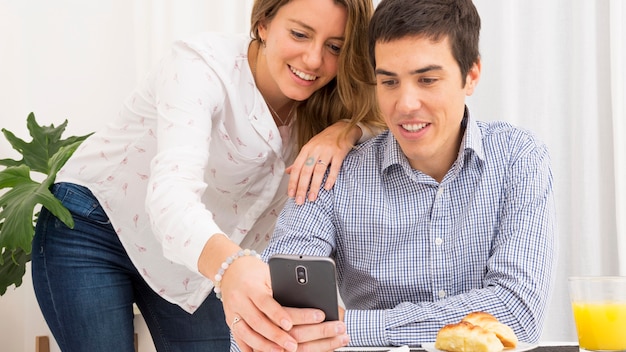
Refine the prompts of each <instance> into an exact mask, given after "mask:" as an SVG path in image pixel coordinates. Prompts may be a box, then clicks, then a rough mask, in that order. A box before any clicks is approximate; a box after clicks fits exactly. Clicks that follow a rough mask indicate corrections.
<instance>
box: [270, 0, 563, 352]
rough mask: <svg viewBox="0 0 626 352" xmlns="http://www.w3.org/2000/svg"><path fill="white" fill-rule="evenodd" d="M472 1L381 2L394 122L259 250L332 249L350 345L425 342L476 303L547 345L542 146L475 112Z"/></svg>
mask: <svg viewBox="0 0 626 352" xmlns="http://www.w3.org/2000/svg"><path fill="white" fill-rule="evenodd" d="M479 31H480V17H479V15H478V13H477V11H476V8H475V7H474V5H473V4H472V2H471V0H382V1H381V2H380V4H379V5H378V7H377V9H376V12H375V14H374V17H373V18H372V22H371V24H370V31H369V35H370V39H369V40H370V55H371V59H372V63H373V66H374V69H375V73H376V80H377V95H378V101H379V106H380V109H381V112H382V113H383V115H384V118H385V121H386V123H387V125H388V127H389V131H387V132H384V133H382V134H380V135H379V136H377V137H376V138H374V139H373V140H371V141H370V142H368V143H365V144H363V145H360V146H359V147H357V148H356V149H355V150H354V151H353V152H351V154H350V155H349V156H348V158H346V159H345V161H344V163H343V167H342V171H341V173H340V175H339V177H338V179H337V181H336V183H335V186H334V188H333V189H332V190H320V193H319V198H318V200H317V201H316V202H309V203H306V204H304V205H301V206H298V205H296V204H295V203H294V202H293V201H292V200H290V201H289V202H288V203H287V206H286V207H285V209H284V211H283V212H282V214H281V215H280V217H279V220H278V223H277V225H276V229H275V235H274V237H273V238H272V240H271V242H270V245H269V247H268V248H267V249H266V251H265V252H264V257H265V258H269V257H270V256H271V255H272V254H275V253H296V254H306V255H323V256H331V257H333V258H334V259H335V261H336V264H337V273H338V279H339V291H340V294H341V296H342V298H343V301H344V303H345V307H346V310H345V312H343V311H342V312H341V313H342V314H341V315H342V320H343V322H344V323H345V325H346V327H347V333H348V335H349V336H350V345H353V346H385V345H403V344H408V345H419V344H421V343H426V342H433V341H434V340H435V337H436V333H437V331H438V330H439V329H440V328H441V327H443V326H444V325H446V324H449V323H455V322H458V321H460V320H461V318H463V317H464V316H465V315H466V314H468V313H470V312H473V311H486V312H488V313H491V314H493V315H494V316H496V317H497V318H498V319H499V320H500V321H501V322H502V323H504V324H507V325H509V326H510V327H511V328H512V329H513V330H514V331H515V333H516V334H517V336H518V338H519V340H520V341H523V342H529V343H532V342H536V341H538V339H539V337H540V335H541V331H542V326H543V322H544V317H545V310H546V305H547V301H548V297H549V293H550V291H551V281H552V277H553V273H554V268H555V252H556V243H555V232H556V224H555V209H554V201H553V189H552V174H551V170H550V159H549V155H548V151H547V150H546V146H545V145H544V144H543V143H542V142H540V141H539V140H537V138H535V137H534V136H533V135H532V134H531V133H529V132H527V131H524V130H522V129H519V128H516V127H514V126H511V125H510V124H507V123H504V122H480V121H478V120H477V119H476V118H475V117H474V116H473V115H471V114H470V111H469V109H468V107H467V106H466V104H465V99H466V96H469V95H471V94H472V93H473V92H474V89H475V88H476V85H477V83H478V81H479V78H480V73H481V60H480V55H479V50H478V38H479Z"/></svg>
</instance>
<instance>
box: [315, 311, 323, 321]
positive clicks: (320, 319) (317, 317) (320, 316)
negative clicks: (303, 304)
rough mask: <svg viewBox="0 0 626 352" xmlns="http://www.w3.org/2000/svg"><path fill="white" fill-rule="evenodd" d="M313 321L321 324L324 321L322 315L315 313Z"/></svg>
mask: <svg viewBox="0 0 626 352" xmlns="http://www.w3.org/2000/svg"><path fill="white" fill-rule="evenodd" d="M313 318H314V319H315V321H317V322H321V321H324V313H320V312H315V316H314V317H313Z"/></svg>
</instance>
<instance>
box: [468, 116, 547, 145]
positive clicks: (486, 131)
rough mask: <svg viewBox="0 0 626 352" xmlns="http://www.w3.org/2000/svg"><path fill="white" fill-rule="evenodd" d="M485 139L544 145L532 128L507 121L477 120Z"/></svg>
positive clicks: (487, 140) (511, 143)
mask: <svg viewBox="0 0 626 352" xmlns="http://www.w3.org/2000/svg"><path fill="white" fill-rule="evenodd" d="M477 124H478V127H479V128H480V131H481V135H482V136H481V137H482V139H483V141H486V142H489V141H491V140H493V141H500V140H503V141H506V142H507V144H509V145H513V144H516V143H523V144H525V143H530V144H535V145H543V142H542V141H541V140H540V139H539V138H538V137H537V135H536V134H535V133H534V132H533V131H531V130H530V129H526V128H523V127H520V126H516V125H514V124H512V123H510V122H506V121H488V122H487V121H477Z"/></svg>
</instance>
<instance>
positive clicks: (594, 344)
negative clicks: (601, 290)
mask: <svg viewBox="0 0 626 352" xmlns="http://www.w3.org/2000/svg"><path fill="white" fill-rule="evenodd" d="M572 309H573V311H574V321H575V322H576V330H577V331H578V343H579V345H580V347H581V348H584V349H586V350H594V351H598V350H603V351H623V350H626V302H619V303H617V302H604V303H600V302H597V303H596V302H593V303H582V302H573V303H572Z"/></svg>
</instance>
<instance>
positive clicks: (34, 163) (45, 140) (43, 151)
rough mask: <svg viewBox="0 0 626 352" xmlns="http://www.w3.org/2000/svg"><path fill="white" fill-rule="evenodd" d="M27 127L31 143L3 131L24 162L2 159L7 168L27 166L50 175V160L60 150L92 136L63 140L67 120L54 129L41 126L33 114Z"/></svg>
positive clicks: (29, 117)
mask: <svg viewBox="0 0 626 352" xmlns="http://www.w3.org/2000/svg"><path fill="white" fill-rule="evenodd" d="M26 126H27V127H28V131H29V133H30V136H31V137H32V140H31V141H30V142H25V141H24V140H23V139H21V138H18V137H16V136H15V134H13V133H12V132H11V131H7V130H6V129H4V128H3V129H2V133H3V134H4V136H5V138H6V139H7V140H8V141H9V143H11V146H12V147H13V149H15V150H17V151H18V152H20V154H22V160H13V159H2V160H0V165H4V166H7V167H11V166H18V165H26V166H28V167H29V168H30V169H31V170H32V171H35V172H40V173H43V174H48V173H49V172H50V169H49V168H48V166H49V163H48V160H50V158H51V157H52V156H53V155H55V154H56V153H57V152H58V151H59V149H61V148H62V147H63V146H66V145H70V144H73V143H75V142H79V141H83V140H85V139H86V138H87V137H89V136H90V135H91V134H88V135H84V136H72V137H69V138H67V139H61V136H62V134H63V132H65V127H67V120H65V121H64V122H63V123H62V124H61V125H59V126H58V127H54V125H50V126H40V125H39V124H38V123H37V120H36V119H35V114H33V113H32V112H31V113H30V114H28V117H27V118H26Z"/></svg>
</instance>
